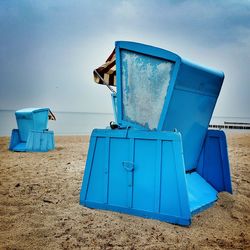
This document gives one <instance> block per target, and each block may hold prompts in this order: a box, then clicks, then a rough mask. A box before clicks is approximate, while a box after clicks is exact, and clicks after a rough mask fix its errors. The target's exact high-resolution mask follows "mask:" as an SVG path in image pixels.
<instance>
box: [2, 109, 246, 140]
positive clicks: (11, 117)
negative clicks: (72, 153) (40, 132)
mask: <svg viewBox="0 0 250 250" xmlns="http://www.w3.org/2000/svg"><path fill="white" fill-rule="evenodd" d="M53 113H54V114H55V116H56V121H49V125H48V127H49V129H50V130H53V131H54V133H55V135H90V134H91V131H92V130H93V128H106V127H108V126H109V123H110V122H111V121H114V115H113V113H88V112H62V111H57V112H53ZM224 122H232V123H250V117H227V116H213V117H212V119H211V122H210V124H213V125H223V124H224ZM13 128H17V125H16V118H15V110H0V136H10V135H11V131H12V129H13ZM223 130H225V131H226V132H227V133H228V132H229V133H230V132H244V131H245V132H250V130H249V129H248V130H245V129H244V130H238V129H232V130H231V129H223Z"/></svg>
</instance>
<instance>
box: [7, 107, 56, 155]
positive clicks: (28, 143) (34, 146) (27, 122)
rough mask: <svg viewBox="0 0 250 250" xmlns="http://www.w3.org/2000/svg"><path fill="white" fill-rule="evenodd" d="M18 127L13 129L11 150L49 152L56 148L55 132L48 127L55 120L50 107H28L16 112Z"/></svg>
mask: <svg viewBox="0 0 250 250" xmlns="http://www.w3.org/2000/svg"><path fill="white" fill-rule="evenodd" d="M15 115H16V121H17V126H18V129H13V130H12V134H11V140H10V146H9V150H11V151H19V152H26V151H30V152H47V151H49V150H53V149H54V148H55V143H54V132H53V131H49V130H48V129H47V126H48V120H49V119H50V120H55V116H54V114H53V113H52V112H51V111H50V109H48V108H26V109H21V110H17V111H16V112H15Z"/></svg>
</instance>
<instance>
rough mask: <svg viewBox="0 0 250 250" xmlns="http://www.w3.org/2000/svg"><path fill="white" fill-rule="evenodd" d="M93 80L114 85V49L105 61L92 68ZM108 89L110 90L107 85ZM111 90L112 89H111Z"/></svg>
mask: <svg viewBox="0 0 250 250" xmlns="http://www.w3.org/2000/svg"><path fill="white" fill-rule="evenodd" d="M93 73H94V81H95V82H96V83H99V84H104V85H106V86H108V87H109V86H113V87H115V86H116V65H115V50H113V51H112V53H111V54H110V56H109V57H108V59H107V60H106V62H105V63H104V64H103V65H101V66H100V67H98V68H97V69H95V70H94V72H93ZM109 89H110V90H111V91H112V90H113V89H111V88H110V87H109ZM112 92H113V91H112Z"/></svg>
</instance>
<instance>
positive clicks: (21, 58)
mask: <svg viewBox="0 0 250 250" xmlns="http://www.w3.org/2000/svg"><path fill="white" fill-rule="evenodd" d="M116 40H130V41H137V42H141V43H146V44H150V45H154V46H157V47H161V48H164V49H167V50H170V51H173V52H175V53H177V54H179V55H180V56H182V57H184V58H187V59H190V60H192V61H195V62H198V63H200V64H203V65H206V66H209V67H213V68H216V69H219V70H222V71H224V73H225V81H224V85H223V88H222V91H221V95H220V97H219V100H218V103H217V107H216V110H215V115H217V116H237V117H250V109H249V106H250V73H249V65H250V1H249V0H241V1H236V0H234V1H233V0H224V1H219V0H214V1H213V0H206V1H205V0H204V1H198V0H197V1H190V0H188V1H184V0H183V1H181V0H178V1H177V0H176V1H174V0H172V1H171V0H169V1H167V0H165V1H164V0H162V1H160V0H158V1H157V0H147V1H145V0H138V1H125V0H124V1H123V0H120V1H118V0H114V1H113V0H110V1H109V0H106V1H97V0H96V1H94V0H89V1H88V0H86V1H85V0H60V1H59V0H43V1H41V0H0V109H19V108H23V107H32V106H34V107H38V106H48V107H50V108H51V109H52V110H56V111H83V112H107V113H110V112H112V109H111V101H110V94H109V91H108V89H107V88H106V87H105V86H101V85H97V84H95V83H93V78H92V71H93V69H94V68H95V67H98V66H100V65H101V64H102V63H103V62H104V60H105V59H106V58H107V56H108V55H109V53H110V52H111V51H112V49H113V47H114V42H115V41H116Z"/></svg>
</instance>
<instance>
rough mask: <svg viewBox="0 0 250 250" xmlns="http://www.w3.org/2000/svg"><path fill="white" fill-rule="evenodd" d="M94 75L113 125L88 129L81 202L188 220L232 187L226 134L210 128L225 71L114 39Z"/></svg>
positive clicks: (186, 222)
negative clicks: (109, 104) (107, 95)
mask: <svg viewBox="0 0 250 250" xmlns="http://www.w3.org/2000/svg"><path fill="white" fill-rule="evenodd" d="M94 76H95V81H96V82H98V83H101V84H106V85H107V86H108V87H109V89H111V91H112V92H113V93H112V98H113V107H114V113H115V120H116V123H117V124H116V126H114V124H112V126H111V128H110V129H94V130H93V132H92V134H91V138H90V146H89V151H88V157H87V162H86V168H85V172H84V178H83V183H82V189H81V193H80V204H82V205H84V206H86V207H89V208H97V209H105V210H112V211H117V212H122V213H127V214H132V215H138V216H142V217H146V218H152V219H159V220H161V221H166V222H170V223H174V224H180V225H189V224H190V223H191V218H192V215H194V214H196V213H198V212H200V211H202V210H204V209H205V208H207V207H209V206H211V205H212V204H213V203H214V202H215V201H216V200H217V194H218V192H222V191H227V192H229V193H232V186H231V177H230V170H229V161H228V154H227V143H226V137H225V134H224V132H223V131H217V130H208V126H209V122H210V120H211V117H212V114H213V110H214V107H215V105H216V101H217V99H218V96H219V93H220V90H221V86H222V83H223V80H224V74H223V72H221V71H217V70H214V69H210V68H207V67H203V66H200V65H198V64H194V63H192V62H190V61H187V60H185V59H183V58H181V57H180V56H178V55H176V54H174V53H172V52H170V51H167V50H163V49H160V48H156V47H152V46H147V45H143V44H138V43H133V42H116V46H115V51H113V53H112V54H111V56H110V57H109V58H108V60H107V61H106V63H105V64H104V65H103V66H101V67H100V68H98V69H97V70H95V71H94ZM114 86H116V88H117V92H115V90H114V89H113V87H114Z"/></svg>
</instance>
